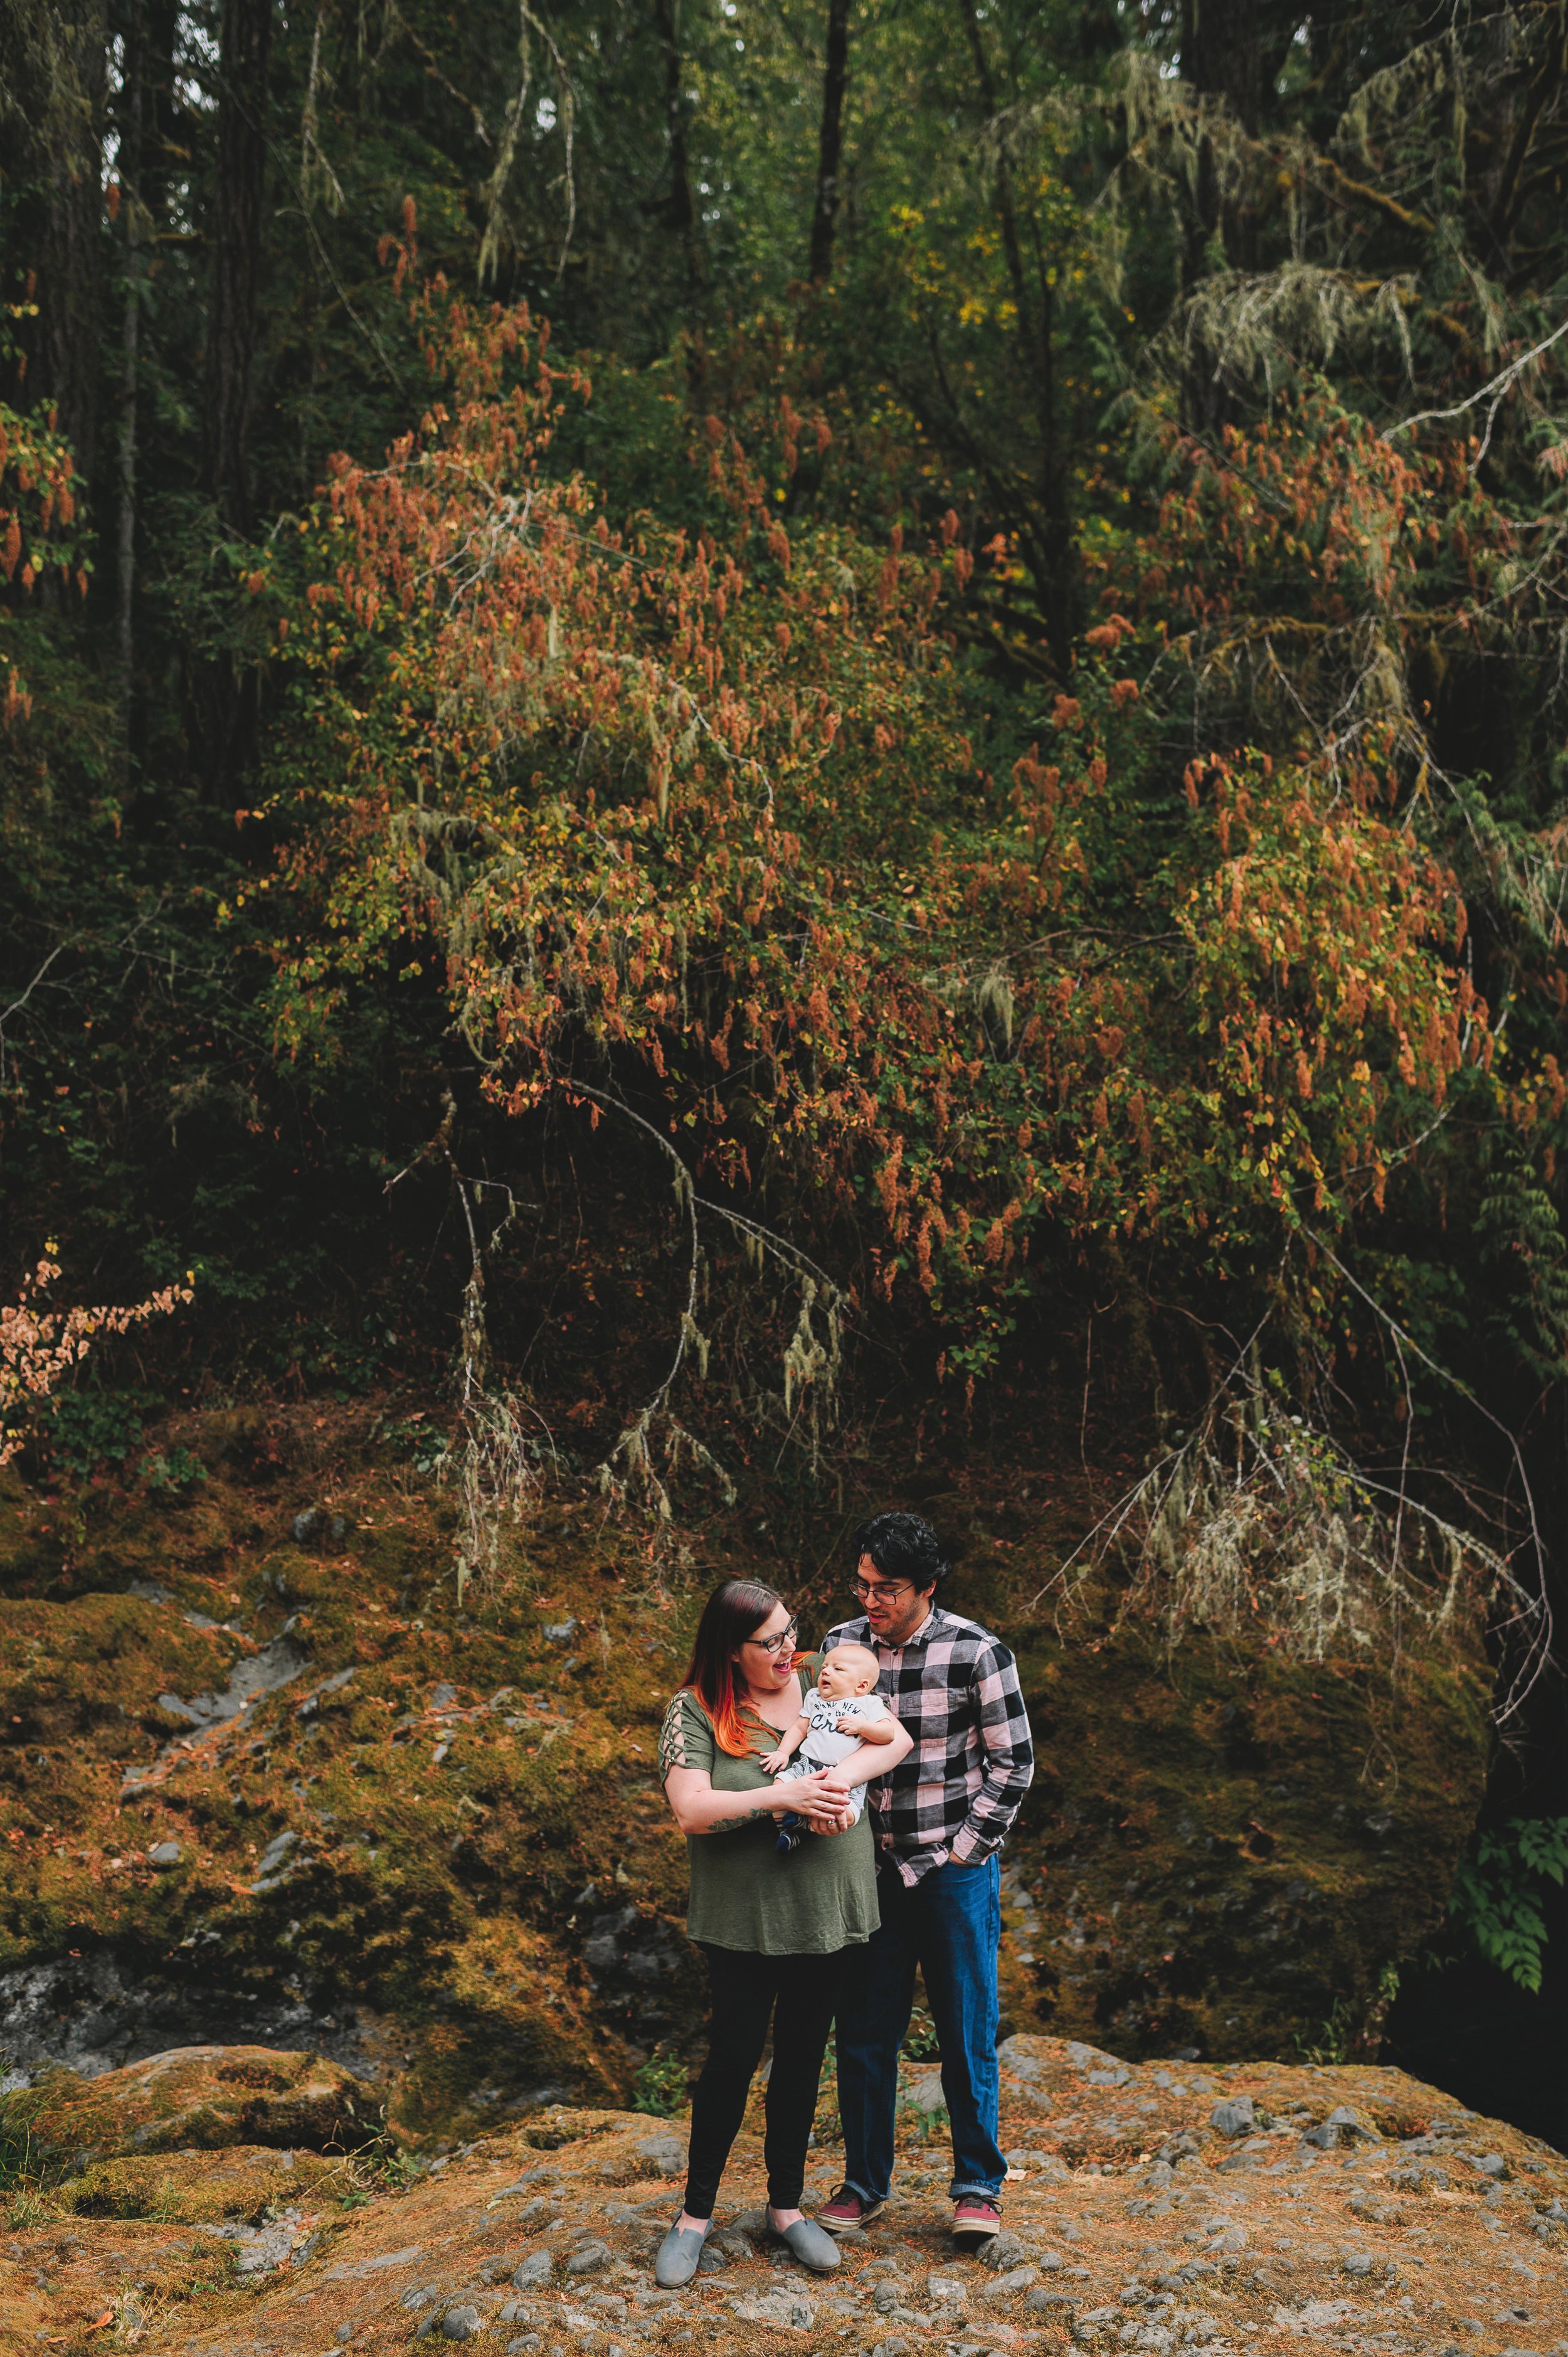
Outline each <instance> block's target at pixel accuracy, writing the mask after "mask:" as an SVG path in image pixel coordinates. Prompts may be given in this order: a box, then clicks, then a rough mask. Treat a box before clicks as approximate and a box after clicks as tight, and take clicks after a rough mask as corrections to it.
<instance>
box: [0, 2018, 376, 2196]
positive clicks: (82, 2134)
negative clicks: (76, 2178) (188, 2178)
mask: <svg viewBox="0 0 1568 2357" xmlns="http://www.w3.org/2000/svg"><path fill="white" fill-rule="evenodd" d="M0 2126H3V2128H4V2130H5V2134H6V2136H7V2137H8V2139H9V2141H10V2142H12V2143H13V2144H16V2143H18V2142H20V2141H21V2140H22V2139H23V2138H24V2137H25V2138H26V2139H27V2142H28V2143H30V2145H31V2147H32V2149H33V2150H34V2151H35V2152H36V2153H37V2155H38V2158H39V2160H40V2161H41V2162H42V2163H43V2164H44V2166H45V2167H51V2166H55V2165H58V2164H59V2163H60V2162H62V2161H65V2162H75V2163H77V2164H79V2165H81V2166H83V2167H85V2166H86V2165H87V2164H88V2163H89V2162H90V2161H97V2160H112V2159H117V2158H123V2157H124V2156H128V2155H132V2154H147V2153H172V2152H179V2151H181V2150H196V2151H203V2150H208V2151H218V2150H222V2149H224V2148H225V2147H231V2146H234V2145H271V2146H274V2147H280V2148H283V2149H286V2150H293V2149H294V2148H295V2147H297V2146H301V2145H303V2146H305V2147H307V2148H308V2149H311V2150H314V2151H318V2152H319V2151H324V2150H327V2149H328V2148H334V2149H337V2150H338V2151H356V2150H359V2149H361V2148H362V2147H366V2146H369V2145H371V2144H372V2143H375V2142H378V2141H380V2140H381V2136H382V2132H383V2122H382V2117H381V2104H380V2103H379V2102H378V2100H377V2098H376V2095H375V2093H374V2090H373V2089H371V2087H369V2086H367V2085H366V2084H365V2083H364V2082H363V2081H362V2080H360V2079H356V2078H355V2077H354V2075H353V2074H352V2072H349V2071H345V2070H344V2069H343V2068H342V2067H341V2065H340V2064H338V2063H336V2062H330V2061H327V2060H326V2059H325V2057H323V2056H321V2055H319V2054H297V2053H295V2054H290V2053H279V2052H277V2051H276V2050H274V2049H273V2048H271V2047H265V2046H179V2047H176V2048H174V2049H173V2050H171V2051H170V2052H168V2053H166V2054H154V2055H151V2056H149V2057H148V2059H147V2060H146V2061H144V2062H135V2063H133V2064H132V2065H131V2066H130V2067H129V2068H128V2069H127V2070H124V2071H110V2072H104V2073H103V2075H102V2077H99V2078H96V2079H84V2078H82V2077H81V2076H80V2074H79V2073H78V2072H74V2071H66V2070H56V2071H49V2072H45V2074H44V2075H43V2077H42V2078H41V2079H40V2080H39V2081H38V2083H37V2084H36V2085H34V2086H33V2087H31V2088H29V2089H27V2091H26V2092H25V2093H14V2094H12V2095H10V2096H8V2097H6V2098H5V2101H4V2104H3V2106H0Z"/></svg>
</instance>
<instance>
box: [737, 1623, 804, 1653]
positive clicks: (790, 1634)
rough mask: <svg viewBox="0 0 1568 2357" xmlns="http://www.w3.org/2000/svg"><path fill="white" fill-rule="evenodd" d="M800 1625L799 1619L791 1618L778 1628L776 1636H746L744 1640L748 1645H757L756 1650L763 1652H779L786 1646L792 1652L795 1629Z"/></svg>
mask: <svg viewBox="0 0 1568 2357" xmlns="http://www.w3.org/2000/svg"><path fill="white" fill-rule="evenodd" d="M799 1627H800V1622H799V1620H791V1621H789V1623H788V1624H787V1625H786V1626H785V1627H784V1628H782V1629H780V1630H779V1634H778V1635H777V1637H748V1638H747V1639H746V1643H747V1644H748V1645H755V1646H757V1649H758V1651H759V1652H764V1653H781V1652H783V1651H784V1649H785V1647H786V1646H788V1647H789V1650H790V1652H793V1651H794V1647H795V1631H796V1630H797V1629H798V1628H799Z"/></svg>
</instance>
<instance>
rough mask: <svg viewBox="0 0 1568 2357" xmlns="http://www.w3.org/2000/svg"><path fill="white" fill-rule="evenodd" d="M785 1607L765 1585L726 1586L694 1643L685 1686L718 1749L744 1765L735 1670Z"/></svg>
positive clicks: (740, 1685) (709, 1605)
mask: <svg viewBox="0 0 1568 2357" xmlns="http://www.w3.org/2000/svg"><path fill="white" fill-rule="evenodd" d="M783 1601H784V1598H782V1597H781V1596H780V1595H779V1594H778V1593H777V1591H776V1590H775V1589H773V1588H771V1587H765V1586H764V1585H763V1583H762V1581H761V1580H760V1579H725V1580H721V1581H720V1583H719V1585H718V1587H715V1588H714V1592H713V1594H712V1595H711V1596H710V1597H709V1598H708V1600H707V1602H706V1603H705V1604H704V1605H703V1617H702V1619H701V1620H699V1621H698V1623H697V1633H696V1635H695V1637H693V1640H692V1658H691V1660H690V1661H689V1662H688V1663H687V1664H686V1677H685V1683H686V1684H687V1685H688V1686H689V1687H690V1688H691V1690H692V1692H693V1694H694V1695H696V1697H697V1700H698V1701H699V1702H700V1703H701V1704H702V1706H703V1709H704V1710H705V1711H706V1712H707V1714H708V1717H709V1718H710V1719H711V1720H712V1721H713V1727H714V1739H715V1741H716V1742H717V1744H718V1747H719V1749H720V1750H721V1751H727V1752H728V1753H729V1755H730V1757H731V1759H732V1760H744V1759H745V1757H746V1753H747V1752H748V1751H749V1750H750V1749H751V1746H750V1744H749V1742H748V1741H747V1739H746V1726H745V1723H744V1721H743V1720H742V1718H741V1715H740V1697H741V1694H742V1692H743V1691H744V1687H745V1680H744V1679H743V1678H742V1677H741V1676H740V1674H739V1673H738V1672H737V1670H736V1659H735V1657H736V1653H737V1652H738V1651H739V1650H740V1648H741V1646H742V1645H743V1644H744V1643H745V1642H746V1639H747V1638H748V1637H755V1635H756V1634H757V1631H758V1630H759V1629H760V1628H761V1626H762V1624H763V1622H764V1621H765V1620H767V1619H768V1616H769V1614H770V1613H772V1612H773V1611H774V1610H775V1609H777V1608H778V1606H779V1605H780V1604H782V1603H783ZM795 1658H796V1659H798V1658H799V1656H798V1655H797V1656H796V1657H795Z"/></svg>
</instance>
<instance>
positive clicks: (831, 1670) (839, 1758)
mask: <svg viewBox="0 0 1568 2357" xmlns="http://www.w3.org/2000/svg"><path fill="white" fill-rule="evenodd" d="M879 1670H880V1664H879V1663H878V1662H877V1659H876V1656H875V1653H874V1652H872V1650H871V1648H870V1646H869V1645H835V1646H834V1647H833V1650H832V1652H831V1653H827V1654H824V1655H823V1657H822V1668H821V1669H820V1670H819V1671H818V1672H817V1683H816V1684H815V1686H814V1687H813V1688H812V1690H811V1693H810V1694H809V1695H807V1697H806V1707H805V1709H804V1710H803V1711H802V1712H801V1713H800V1717H799V1718H798V1719H797V1720H796V1721H795V1724H794V1726H793V1727H791V1728H790V1729H789V1734H788V1735H787V1736H786V1737H785V1738H784V1740H783V1741H782V1743H780V1744H779V1748H778V1749H777V1750H776V1751H770V1752H769V1753H768V1757H767V1758H766V1759H765V1760H763V1762H762V1765H763V1767H764V1768H765V1769H766V1770H768V1774H769V1775H770V1776H779V1777H782V1776H810V1775H811V1774H812V1773H813V1772H814V1771H815V1770H818V1769H821V1768H842V1767H843V1763H844V1761H845V1760H851V1759H853V1758H854V1754H855V1753H856V1752H857V1751H858V1750H859V1749H860V1748H861V1745H862V1744H863V1743H891V1742H892V1740H893V1729H894V1724H895V1722H894V1717H893V1714H892V1712H891V1711H890V1710H889V1709H888V1707H887V1705H886V1703H885V1702H884V1701H883V1699H882V1696H881V1695H879V1694H875V1693H874V1692H873V1691H872V1689H873V1688H874V1687H875V1684H876V1680H877V1677H878V1674H879ZM797 1752H799V1754H800V1757H799V1759H797V1758H796V1756H795V1755H796V1753H797ZM849 1810H850V1817H849V1821H850V1824H852V1825H853V1824H859V1822H860V1819H861V1814H862V1813H863V1811H864V1810H865V1785H864V1784H856V1785H855V1786H854V1789H853V1790H852V1792H851V1793H850V1796H849ZM800 1824H801V1820H800V1818H799V1817H798V1816H796V1815H794V1814H793V1813H791V1814H790V1815H789V1816H786V1817H781V1818H780V1819H779V1842H778V1847H779V1852H780V1855H781V1856H783V1857H788V1856H789V1853H790V1851H791V1850H794V1849H798V1848H799V1847H800Z"/></svg>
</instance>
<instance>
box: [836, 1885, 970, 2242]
mask: <svg viewBox="0 0 1568 2357" xmlns="http://www.w3.org/2000/svg"><path fill="white" fill-rule="evenodd" d="M876 1889H877V1895H878V1897H879V1898H880V1900H881V1901H882V1924H881V1928H880V1930H878V1931H876V1932H873V1933H872V1935H871V1938H870V1939H869V1940H868V1941H867V1942H866V1943H865V1946H864V1947H863V1948H852V1949H851V1950H850V1952H849V1957H848V1968H847V1971H846V1973H845V1975H844V1986H843V1992H842V1994H841V1995H840V1997H839V2007H838V2066H839V2116H840V2118H841V2119H842V2120H843V2140H844V2172H843V2173H844V2182H845V2184H846V2185H848V2186H849V2188H850V2190H852V2191H853V2192H855V2193H858V2194H859V2195H860V2197H861V2199H862V2201H886V2197H887V2192H888V2190H889V2188H890V2186H891V2184H892V2180H893V2153H894V2126H895V2118H896V2115H897V2104H898V2049H899V2047H900V2046H901V2045H902V2043H903V2040H904V2032H905V2031H906V2030H907V2029H908V2027H909V2013H910V2008H911V2007H912V2006H913V2005H914V2002H915V1967H916V1965H917V1964H918V1966H919V1968H920V1971H921V1973H922V1974H923V1975H924V1977H925V1983H926V1995H927V1996H928V1997H929V2000H930V2007H931V2018H932V2020H933V2021H934V2022H935V2024H936V2029H937V2036H938V2038H939V2039H940V2041H941V2050H942V2094H943V2096H944V2098H945V2099H946V2103H947V2108H948V2117H949V2119H950V2121H951V2123H952V2158H953V2174H952V2186H951V2192H952V2196H953V2199H954V2200H955V2201H956V2200H957V2199H958V2197H959V2196H960V2195H961V2194H963V2193H983V2194H988V2195H989V2196H990V2197H991V2199H992V2200H993V2201H994V2200H995V2198H996V2196H997V2194H998V2193H999V2192H1000V2191H1001V2190H1002V2180H1003V2179H1004V2177H1005V2175H1006V2173H1007V2164H1006V2162H1005V2161H1004V2159H1003V2158H1002V2155H1001V2153H1000V2151H999V2150H998V2148H997V2144H996V2126H997V2100H998V2095H999V2093H1000V2082H999V2078H998V2073H997V2068H996V2022H997V2005H996V1950H997V1944H998V1943H999V1941H1000V1940H1001V1936H1002V1870H1001V1867H1000V1864H999V1862H998V1860H997V1859H996V1857H994V1856H992V1857H987V1858H983V1859H982V1860H981V1861H980V1863H979V1864H977V1865H974V1866H940V1867H937V1868H936V1869H935V1871H934V1872H932V1873H930V1874H928V1875H926V1876H925V1877H924V1878H922V1879H921V1880H920V1881H919V1882H918V1883H917V1884H916V1885H915V1887H914V1889H912V1890H911V1889H908V1886H907V1885H906V1883H905V1882H904V1880H903V1878H902V1877H901V1876H900V1875H899V1873H898V1871H897V1867H893V1866H890V1865H884V1866H883V1867H882V1869H881V1871H880V1872H879V1873H878V1875H877V1878H876Z"/></svg>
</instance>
